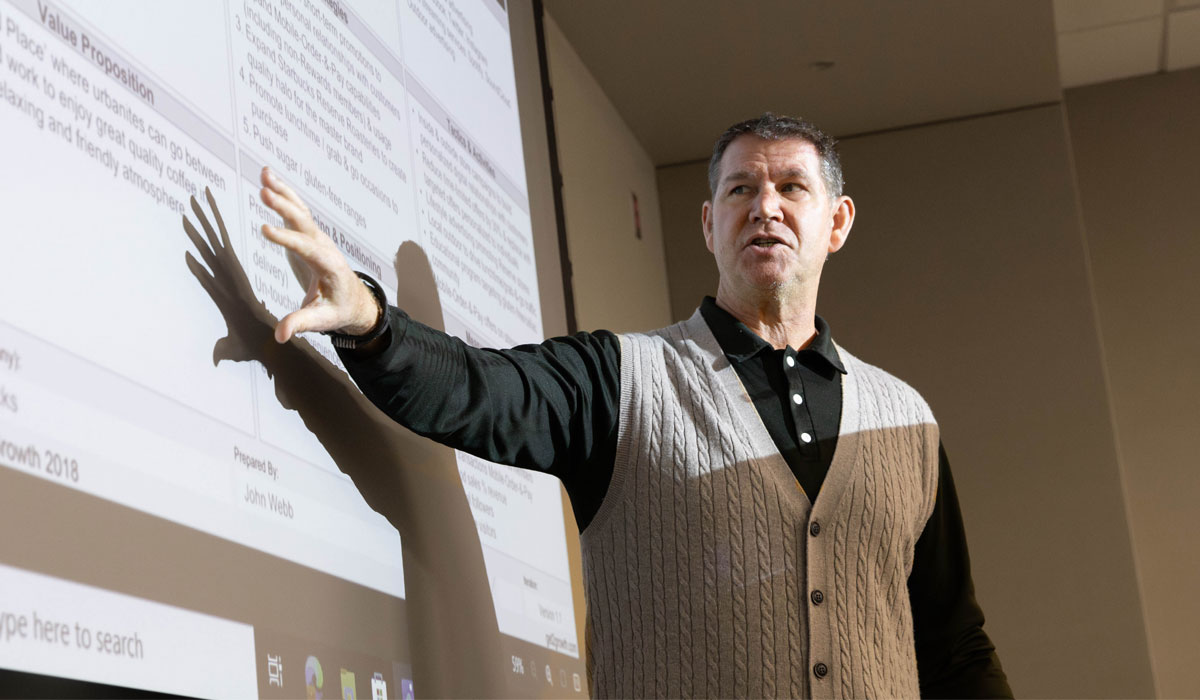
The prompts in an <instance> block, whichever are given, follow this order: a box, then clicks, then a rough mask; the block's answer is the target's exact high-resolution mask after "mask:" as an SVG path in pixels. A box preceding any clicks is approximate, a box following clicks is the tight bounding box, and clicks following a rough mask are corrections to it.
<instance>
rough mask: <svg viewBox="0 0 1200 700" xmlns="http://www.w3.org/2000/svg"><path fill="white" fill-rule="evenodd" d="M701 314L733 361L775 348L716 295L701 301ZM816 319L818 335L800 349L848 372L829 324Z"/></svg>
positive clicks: (746, 358)
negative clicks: (729, 310) (724, 306)
mask: <svg viewBox="0 0 1200 700" xmlns="http://www.w3.org/2000/svg"><path fill="white" fill-rule="evenodd" d="M700 313H701V315H703V316H704V320H705V322H707V323H708V327H709V329H711V330H712V332H713V335H714V336H716V338H717V343H719V344H720V345H721V350H723V351H724V352H725V355H726V356H728V357H729V359H731V360H734V361H736V362H744V361H746V360H748V359H750V358H751V357H754V356H755V355H757V354H758V353H760V352H765V351H770V350H773V349H774V348H772V347H771V344H770V343H768V342H767V341H765V340H763V339H762V338H760V337H759V336H758V334H757V333H755V332H754V331H752V330H750V329H749V328H748V327H747V326H746V324H744V323H742V322H741V321H739V320H737V318H735V317H734V315H733V314H731V313H729V312H728V311H726V310H725V309H722V308H721V307H720V306H718V305H717V300H716V299H714V298H713V297H704V301H703V302H701V304H700ZM813 321H814V325H815V326H816V328H817V337H815V338H813V341H812V342H811V343H809V344H808V347H807V348H805V349H804V350H800V351H797V352H806V351H811V352H812V353H813V354H815V355H816V356H817V357H820V358H821V359H822V360H824V361H825V362H826V363H827V364H829V366H830V367H833V368H834V369H836V370H837V371H839V372H841V373H842V374H845V373H846V367H845V366H844V365H843V364H842V360H841V358H840V357H838V353H837V348H836V347H834V344H833V335H832V334H831V333H830V331H829V324H828V323H826V322H825V319H823V318H821V317H820V316H815V318H814V319H813Z"/></svg>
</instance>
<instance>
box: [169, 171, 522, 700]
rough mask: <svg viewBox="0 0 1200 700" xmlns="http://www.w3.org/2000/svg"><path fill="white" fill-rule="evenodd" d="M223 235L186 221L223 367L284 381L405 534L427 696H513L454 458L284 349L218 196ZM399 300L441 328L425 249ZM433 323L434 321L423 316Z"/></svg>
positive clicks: (346, 468)
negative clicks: (218, 322) (257, 370)
mask: <svg viewBox="0 0 1200 700" xmlns="http://www.w3.org/2000/svg"><path fill="white" fill-rule="evenodd" d="M206 194H207V196H208V204H209V206H210V207H211V208H212V212H213V216H214V218H215V219H216V223H217V228H218V229H219V231H220V235H219V236H218V234H217V231H215V230H214V229H213V226H212V224H211V223H210V222H209V220H208V217H207V216H205V214H204V211H203V209H201V207H200V204H199V203H198V202H197V201H196V199H195V197H193V198H192V200H191V205H192V211H193V213H194V214H195V215H196V218H197V219H198V220H199V222H200V224H201V227H202V228H203V229H204V235H203V236H202V235H201V234H200V232H199V231H197V230H196V228H195V226H194V225H193V224H192V223H191V221H189V220H188V218H187V217H186V216H184V218H183V228H184V231H185V232H186V233H187V236H188V238H189V239H191V241H192V244H193V245H194V246H195V248H196V251H197V252H198V253H199V254H200V258H201V259H202V260H203V264H202V263H201V261H200V260H197V259H196V257H195V256H193V255H192V253H191V252H189V253H187V256H186V257H187V266H188V269H189V270H191V272H192V274H193V275H194V276H195V277H196V279H197V281H199V282H200V285H201V286H202V287H203V288H204V290H205V291H206V292H207V293H208V295H209V297H211V298H212V300H213V303H215V304H216V305H217V308H218V309H220V311H221V314H222V315H223V316H224V317H225V324H226V326H227V328H228V333H227V335H226V336H225V337H223V338H221V339H220V340H218V341H217V342H216V345H215V346H214V347H213V363H214V364H218V363H220V362H221V361H222V360H232V361H235V362H245V361H257V362H260V363H262V365H263V367H264V368H265V369H266V371H267V373H268V374H269V375H270V376H271V377H273V378H274V383H275V394H276V397H277V398H278V399H279V402H280V403H281V404H282V405H283V406H284V407H285V408H288V409H291V410H294V411H297V412H298V413H299V414H300V417H301V419H302V420H303V421H304V425H305V426H306V427H307V428H308V429H309V430H310V431H311V432H312V433H313V434H314V435H316V437H317V439H319V440H320V441H321V444H322V445H323V446H324V447H325V449H326V450H327V451H328V452H329V454H330V456H332V457H333V460H334V462H336V463H337V465H338V467H339V468H340V469H341V470H342V471H343V472H344V473H346V474H347V475H348V476H349V477H350V478H351V479H352V480H353V481H354V484H355V486H357V487H358V490H359V492H360V493H361V494H362V496H363V498H364V499H365V500H366V502H367V504H368V505H370V506H371V507H372V508H373V509H375V510H376V511H377V512H379V513H380V514H382V515H383V516H384V517H386V518H387V519H388V521H389V522H391V523H392V525H393V526H394V527H395V528H396V529H397V530H398V531H399V532H400V537H401V539H402V542H403V552H404V579H405V588H406V598H407V603H408V604H407V605H406V610H407V616H408V626H409V639H410V640H411V642H410V653H411V656H412V663H413V674H414V685H415V687H416V688H417V692H419V693H421V694H422V695H427V696H432V697H485V696H496V695H501V694H505V695H507V694H508V692H509V691H508V688H507V678H508V675H507V673H506V672H505V668H504V665H503V663H502V662H504V661H505V660H506V659H507V657H506V656H505V655H504V653H503V649H502V645H501V640H500V634H499V630H498V628H497V626H496V613H495V608H494V605H493V602H492V595H491V590H490V587H489V585H488V577H487V572H486V570H485V568H484V563H483V552H482V549H481V547H480V544H479V535H478V532H477V531H476V529H475V520H474V518H473V516H472V514H471V510H470V507H469V505H468V503H467V498H466V494H465V493H464V491H463V488H462V482H461V480H460V478H459V474H458V465H457V460H456V459H455V456H454V451H453V450H451V449H450V448H447V447H443V446H441V445H438V444H436V443H434V442H431V441H429V440H427V439H425V438H422V437H420V436H418V435H416V434H414V433H412V432H410V431H409V430H407V429H405V428H403V427H402V426H400V425H399V424H397V423H395V422H394V421H392V420H391V419H390V418H388V417H387V416H385V415H384V414H383V413H382V412H380V411H379V410H378V409H377V408H375V406H374V405H373V404H371V402H370V401H368V400H367V398H366V397H365V396H363V395H362V393H361V392H360V391H359V390H358V387H356V386H355V385H354V383H353V382H352V381H351V380H350V379H349V377H347V376H346V375H345V374H344V373H343V372H342V371H340V370H339V369H338V368H337V367H335V366H334V365H333V364H331V363H330V362H329V361H328V360H326V359H325V358H324V357H322V356H321V354H320V353H318V352H317V351H316V350H315V349H314V348H313V347H312V346H311V345H309V344H308V343H307V342H306V341H304V340H293V341H292V342H289V343H286V344H284V345H279V344H278V343H276V342H275V340H274V330H275V324H276V321H277V319H276V318H275V317H274V316H273V315H271V313H270V312H269V311H267V309H266V307H265V306H264V305H263V303H262V302H260V301H259V300H258V298H257V297H256V296H255V294H254V290H253V287H252V286H251V284H250V280H249V279H248V277H247V276H246V272H245V270H244V269H243V267H242V265H241V263H240V262H239V261H238V258H237V254H236V253H235V252H234V250H233V247H232V246H231V245H230V241H229V234H228V233H227V231H226V228H225V224H224V221H223V220H222V218H221V214H220V212H219V211H218V210H217V206H216V202H215V201H214V200H213V197H212V194H211V193H208V192H207V190H206ZM396 273H397V278H398V279H399V280H400V299H399V300H398V302H399V303H411V306H410V313H411V314H412V315H413V316H414V317H415V318H418V319H419V320H422V321H435V324H436V326H441V325H442V323H441V318H442V314H441V304H440V302H439V301H438V296H437V287H436V286H435V284H434V279H433V272H432V269H431V268H430V265H429V261H428V258H426V256H425V253H424V251H422V250H421V249H420V247H419V246H417V245H416V244H414V243H405V244H404V245H403V246H401V247H400V250H399V252H398V253H397V256H396ZM421 316H425V318H421Z"/></svg>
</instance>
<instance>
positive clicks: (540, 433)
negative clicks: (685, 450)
mask: <svg viewBox="0 0 1200 700" xmlns="http://www.w3.org/2000/svg"><path fill="white" fill-rule="evenodd" d="M388 312H389V314H390V319H389V323H390V324H391V330H390V338H388V339H387V340H386V341H385V342H384V343H383V344H382V345H381V347H380V348H379V349H378V350H377V351H374V352H372V353H370V354H369V355H367V356H365V357H363V356H359V355H357V354H356V353H354V352H353V351H350V352H346V351H342V352H340V356H341V358H342V361H343V362H344V363H345V365H346V369H347V370H348V371H349V372H350V376H351V377H352V378H353V379H354V381H355V383H356V384H358V386H359V388H360V389H362V391H363V393H364V394H366V396H367V398H369V399H370V400H371V401H372V402H373V403H374V404H375V405H376V406H378V407H379V408H380V409H381V410H383V411H384V413H386V414H388V415H389V416H391V417H392V418H393V419H394V420H396V421H397V422H399V423H401V424H402V425H404V426H405V427H407V428H408V429H410V430H412V431H413V432H415V433H417V434H420V435H424V436H426V437H429V438H431V439H433V440H436V441H437V442H440V443H442V444H444V445H448V446H450V447H454V448H456V449H460V450H463V451H464V452H469V453H471V454H473V455H476V456H477V457H480V458H482V459H486V460H489V461H492V462H498V463H500V464H508V465H512V466H517V467H523V468H526V469H536V470H538V471H543V472H547V473H549V474H553V475H554V476H557V477H558V478H560V479H561V480H562V481H563V483H564V485H565V486H566V488H567V493H568V495H569V496H570V497H571V503H572V506H573V507H574V509H575V515H576V519H577V520H578V521H579V526H580V528H583V527H584V526H585V525H586V524H587V522H588V521H590V520H591V516H592V515H594V514H595V512H596V510H597V509H598V508H599V505H600V501H601V500H603V498H604V494H605V492H606V491H607V490H608V483H609V481H610V480H611V478H612V468H613V467H612V462H613V458H614V456H615V455H616V439H617V421H618V417H619V402H620V379H621V376H620V375H621V370H620V353H621V346H620V340H619V339H618V338H617V336H615V335H614V334H612V333H610V332H607V331H598V332H596V333H577V334H575V335H573V336H568V337H561V338H552V339H550V340H547V341H545V342H543V343H541V344H538V345H522V346H518V347H515V348H512V349H508V350H486V349H479V348H475V347H472V346H470V345H467V344H466V343H464V342H463V341H461V340H459V339H458V338H455V337H452V336H449V335H446V334H445V333H442V332H441V331H438V330H435V329H432V328H430V327H428V326H425V325H424V324H421V323H419V322H417V321H415V320H413V319H411V318H409V317H408V315H407V314H405V313H404V312H403V311H401V310H399V309H397V308H395V307H390V308H389V310H388Z"/></svg>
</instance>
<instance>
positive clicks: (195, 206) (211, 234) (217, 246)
mask: <svg viewBox="0 0 1200 700" xmlns="http://www.w3.org/2000/svg"><path fill="white" fill-rule="evenodd" d="M191 202H192V212H194V213H195V214H196V218H197V219H199V220H200V225H201V226H203V227H204V233H205V234H207V235H208V242H209V243H211V244H212V250H213V252H214V253H216V252H218V251H220V250H221V243H220V241H218V240H217V232H216V231H214V230H213V227H212V224H210V223H208V217H207V216H205V215H204V210H203V209H201V208H200V202H198V201H196V195H192V197H191Z"/></svg>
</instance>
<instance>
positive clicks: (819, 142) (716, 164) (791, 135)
mask: <svg viewBox="0 0 1200 700" xmlns="http://www.w3.org/2000/svg"><path fill="white" fill-rule="evenodd" d="M744 135H750V136H757V137H758V138H760V139H766V140H768V141H786V140H788V139H803V140H805V141H807V142H809V143H811V144H812V145H813V148H816V149H817V156H819V157H820V158H821V179H823V180H824V181H825V191H826V192H828V193H829V196H830V198H833V197H840V196H842V189H843V187H844V186H845V183H844V182H843V181H842V160H841V158H839V157H838V153H837V149H836V148H835V146H836V145H837V141H835V140H834V139H833V138H832V137H830V136H828V135H827V134H826V133H825V132H823V131H821V130H820V129H818V128H817V127H816V126H815V125H813V124H812V123H810V122H806V121H804V120H803V119H796V118H795V117H788V116H783V115H775V114H772V113H770V112H763V113H762V114H761V115H759V116H757V117H755V118H753V119H747V120H746V121H744V122H738V123H737V124H734V125H733V126H731V127H729V128H728V129H726V130H725V133H723V134H721V138H719V139H717V143H716V144H714V145H713V153H712V159H711V160H709V161H708V191H709V194H710V195H712V196H713V197H715V196H716V195H717V180H718V179H719V177H720V175H721V172H720V171H721V158H722V157H723V156H724V155H725V149H726V148H728V147H729V144H730V143H733V140H734V139H736V138H737V137H739V136H744Z"/></svg>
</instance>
